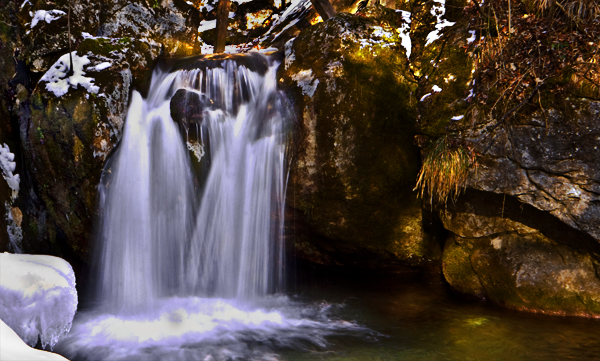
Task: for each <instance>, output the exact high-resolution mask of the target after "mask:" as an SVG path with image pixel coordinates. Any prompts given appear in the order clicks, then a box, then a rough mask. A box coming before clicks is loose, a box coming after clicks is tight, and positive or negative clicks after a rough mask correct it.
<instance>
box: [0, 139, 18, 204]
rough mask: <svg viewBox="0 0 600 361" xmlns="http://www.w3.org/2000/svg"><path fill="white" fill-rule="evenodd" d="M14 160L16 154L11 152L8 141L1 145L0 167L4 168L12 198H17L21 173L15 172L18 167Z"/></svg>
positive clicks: (3, 174)
mask: <svg viewBox="0 0 600 361" xmlns="http://www.w3.org/2000/svg"><path fill="white" fill-rule="evenodd" d="M13 160H15V155H14V154H13V153H11V152H10V149H9V148H8V145H6V143H4V145H0V169H2V176H3V177H4V180H6V183H8V186H9V187H10V189H11V190H12V195H11V200H15V199H16V198H17V194H18V193H19V183H20V177H19V175H18V174H13V172H14V171H15V168H16V167H17V163H15V162H13Z"/></svg>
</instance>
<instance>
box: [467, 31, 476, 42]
mask: <svg viewBox="0 0 600 361" xmlns="http://www.w3.org/2000/svg"><path fill="white" fill-rule="evenodd" d="M475 33H476V31H475V30H469V34H471V36H470V37H469V38H468V39H467V44H471V43H472V42H474V41H475V39H476V36H475Z"/></svg>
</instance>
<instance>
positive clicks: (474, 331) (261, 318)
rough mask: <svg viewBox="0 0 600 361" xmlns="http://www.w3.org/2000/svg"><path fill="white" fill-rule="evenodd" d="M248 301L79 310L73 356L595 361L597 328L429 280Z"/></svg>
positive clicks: (384, 281) (347, 278) (396, 279)
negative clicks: (131, 310)
mask: <svg viewBox="0 0 600 361" xmlns="http://www.w3.org/2000/svg"><path fill="white" fill-rule="evenodd" d="M319 278H320V279H313V280H311V282H307V283H306V284H305V285H300V286H298V287H297V290H296V291H297V294H296V295H294V296H290V297H281V296H279V297H275V296H273V297H267V298H264V299H262V300H257V301H254V302H253V303H248V302H244V303H243V304H242V303H238V302H236V301H234V300H225V299H219V298H196V297H188V298H171V299H168V300H165V301H164V302H163V303H162V304H161V305H160V307H159V308H158V309H157V311H156V313H155V314H154V316H151V315H150V316H149V315H146V316H144V318H139V317H138V318H136V317H135V316H131V317H130V318H124V317H122V316H121V317H120V318H116V317H113V316H110V315H100V314H91V313H87V314H86V313H81V314H78V315H77V318H76V322H75V325H74V327H73V330H72V331H71V333H70V335H69V337H68V338H67V339H66V340H63V341H61V342H60V343H59V344H58V345H57V349H58V352H59V353H61V354H63V355H65V356H67V357H71V358H72V359H73V360H207V361H208V360H289V361H300V360H332V361H333V360H345V361H346V360H348V361H349V360H411V361H420V360H428V361H429V360H434V361H436V360H484V361H494V360H503V361H504V360H568V359H572V360H597V359H598V357H599V356H598V355H600V332H599V330H600V322H599V321H598V320H586V319H578V318H563V317H550V316H539V315H530V314H523V313H517V312H512V311H507V310H503V309H500V308H498V307H495V306H492V305H489V304H485V303H481V302H466V301H463V300H459V299H457V298H456V297H454V296H452V294H451V293H450V292H449V291H448V290H447V289H446V288H445V286H444V285H443V284H442V283H441V281H440V280H439V278H436V277H433V279H432V277H429V278H423V277H413V276H411V277H406V276H401V275H387V276H381V275H377V276H362V277H361V276H357V275H343V276H331V275H328V276H320V277H319Z"/></svg>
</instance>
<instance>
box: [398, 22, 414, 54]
mask: <svg viewBox="0 0 600 361" xmlns="http://www.w3.org/2000/svg"><path fill="white" fill-rule="evenodd" d="M396 12H401V13H402V20H403V21H404V23H403V24H402V26H401V27H399V28H398V29H396V32H398V35H399V36H400V40H401V43H400V45H402V47H403V48H404V49H406V58H407V59H409V58H410V53H411V50H412V43H411V41H410V22H411V21H410V16H411V13H410V12H408V11H404V10H396Z"/></svg>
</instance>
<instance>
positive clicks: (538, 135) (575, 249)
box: [411, 2, 600, 316]
mask: <svg viewBox="0 0 600 361" xmlns="http://www.w3.org/2000/svg"><path fill="white" fill-rule="evenodd" d="M439 4H441V3H438V2H434V4H433V5H424V6H425V7H424V8H421V10H419V7H414V8H413V9H414V13H413V15H415V14H417V13H419V11H420V13H421V14H425V15H426V14H427V12H428V11H429V8H428V6H429V7H431V11H429V12H430V14H431V15H432V16H433V17H435V18H437V19H436V23H437V24H438V27H436V28H439V30H440V31H439V32H438V33H437V34H433V33H428V34H425V33H424V32H422V33H421V36H419V38H420V39H423V37H424V36H425V35H426V38H427V40H426V43H425V44H423V43H422V42H421V45H419V40H417V41H415V43H414V44H415V45H414V47H413V50H414V51H413V54H414V56H415V58H411V68H412V69H413V71H415V73H419V75H420V78H419V87H418V89H417V94H418V98H419V106H418V108H417V112H418V123H419V125H418V131H419V133H420V136H419V138H418V139H419V143H420V144H421V145H423V146H424V156H425V157H427V156H428V154H427V150H428V149H429V148H428V147H427V145H428V144H432V142H434V141H436V140H437V139H439V138H441V137H445V139H450V140H451V141H450V142H449V144H453V146H454V147H456V148H461V147H462V148H463V149H464V150H465V151H468V152H470V154H471V155H475V154H476V155H477V162H476V165H477V166H474V167H472V168H471V169H470V170H469V171H468V172H466V173H467V174H468V176H467V178H466V179H462V180H461V181H464V183H462V184H461V186H462V185H464V186H466V188H467V193H466V195H465V196H462V197H461V198H459V200H458V203H456V204H454V203H452V202H451V201H448V203H452V204H446V205H443V204H440V205H439V207H438V208H439V211H440V214H441V218H442V220H443V224H444V226H445V228H446V229H447V230H448V231H449V235H450V236H449V238H448V241H447V242H446V245H445V247H444V255H443V272H444V276H445V277H446V280H447V281H448V282H449V283H450V285H451V286H452V288H454V289H455V290H456V291H458V292H460V293H463V294H468V295H471V296H476V297H481V298H487V299H490V300H492V301H493V302H495V303H498V304H502V305H505V306H507V307H510V308H514V309H521V310H529V311H533V312H543V313H549V314H568V315H591V316H597V315H598V311H599V310H600V308H599V307H598V305H599V304H598V301H600V298H598V296H599V294H598V278H597V276H596V274H595V269H596V267H597V259H598V255H599V254H600V253H599V251H600V243H599V242H598V241H600V237H599V234H598V229H599V224H598V222H600V217H598V207H599V206H600V198H599V196H600V193H599V192H598V185H599V184H600V178H599V176H598V175H599V169H600V168H599V164H598V162H597V161H596V159H597V158H598V155H599V154H598V152H599V151H598V149H597V139H598V138H599V136H600V134H598V126H599V124H598V119H599V117H598V115H599V113H600V108H599V103H598V101H596V100H594V97H595V96H596V97H597V95H594V93H593V92H594V91H596V92H597V88H594V87H593V85H590V84H591V83H590V79H589V77H587V76H585V77H584V76H579V75H581V74H582V71H581V69H579V68H578V67H579V66H580V65H579V64H582V62H583V61H587V60H586V59H590V58H591V57H592V56H593V50H591V49H590V48H589V46H588V45H587V44H588V42H589V41H592V40H593V39H592V38H591V37H592V35H590V34H588V33H578V31H579V30H576V31H575V32H573V31H572V30H571V29H570V28H569V26H568V21H569V20H568V19H566V18H562V19H561V18H560V17H559V18H557V19H555V21H556V23H555V27H556V29H557V30H556V33H553V34H551V35H550V36H546V35H543V34H547V32H544V33H540V34H539V35H540V36H544V38H545V40H544V41H543V42H541V41H535V40H534V39H536V36H538V34H537V33H536V32H538V31H539V32H541V31H543V30H544V29H545V28H544V27H543V24H545V20H544V19H543V18H540V17H532V16H531V12H532V10H531V9H529V8H528V7H527V6H526V5H523V4H521V5H519V6H517V7H514V8H513V9H512V16H513V19H517V20H515V21H513V22H512V26H513V27H514V29H513V31H512V35H511V36H507V34H506V33H505V31H506V29H508V26H510V24H509V20H508V9H505V8H503V6H504V5H500V6H496V5H494V6H496V8H495V11H497V12H498V17H497V18H496V19H495V21H496V22H498V23H497V24H493V27H494V28H495V29H492V28H488V29H485V28H484V29H483V30H481V27H480V26H481V25H482V24H485V21H486V18H485V11H487V10H486V9H483V11H482V10H481V9H478V7H477V6H475V5H473V4H471V3H469V4H458V3H457V4H454V5H456V6H449V4H446V7H445V10H444V11H442V12H441V11H439V9H437V10H436V11H433V10H435V9H433V8H434V7H437V8H439V7H440V5H439ZM483 6H484V7H485V6H490V5H489V4H485V5H483ZM459 8H460V9H461V10H462V11H460V12H457V10H456V9H459ZM452 9H454V10H452ZM440 14H441V15H442V16H440ZM425 15H424V16H422V17H421V18H422V19H426V16H425ZM444 19H445V20H447V22H444V21H445V20H444ZM440 20H441V21H440ZM561 22H562V23H561ZM589 25H590V26H592V27H594V26H595V25H593V24H592V23H590V24H589ZM486 26H489V25H486ZM505 26H506V27H505ZM509 30H510V29H509ZM418 31H419V27H417V28H415V29H413V28H411V35H412V34H416V33H417V32H418ZM498 31H500V33H498ZM561 31H566V33H560V32H561ZM432 35H436V36H435V37H437V36H438V35H440V36H439V38H438V39H435V40H432V41H430V40H431V39H434V38H435V37H434V36H432ZM565 37H573V39H577V41H575V40H573V41H569V46H568V47H566V50H561V49H563V48H564V46H561V47H559V46H558V45H557V44H558V43H560V42H562V41H564V39H565ZM586 37H587V38H586ZM421 41H422V40H421ZM494 44H496V45H494ZM498 44H502V45H501V48H502V51H500V50H499V48H498V47H497V46H498ZM573 53H577V54H579V60H575V59H573V60H569V59H570V58H568V57H567V58H565V54H567V55H568V54H573ZM586 64H588V67H587V68H586V69H584V70H585V71H588V73H586V74H597V73H598V66H597V65H596V64H595V63H594V62H593V61H591V62H589V63H586ZM538 65H539V66H538ZM594 76H596V75H592V78H593V77H594ZM451 150H452V149H450V148H448V151H451ZM431 154H433V153H431ZM425 161H427V160H426V158H425ZM509 205H510V207H512V210H509V208H510V207H509Z"/></svg>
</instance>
